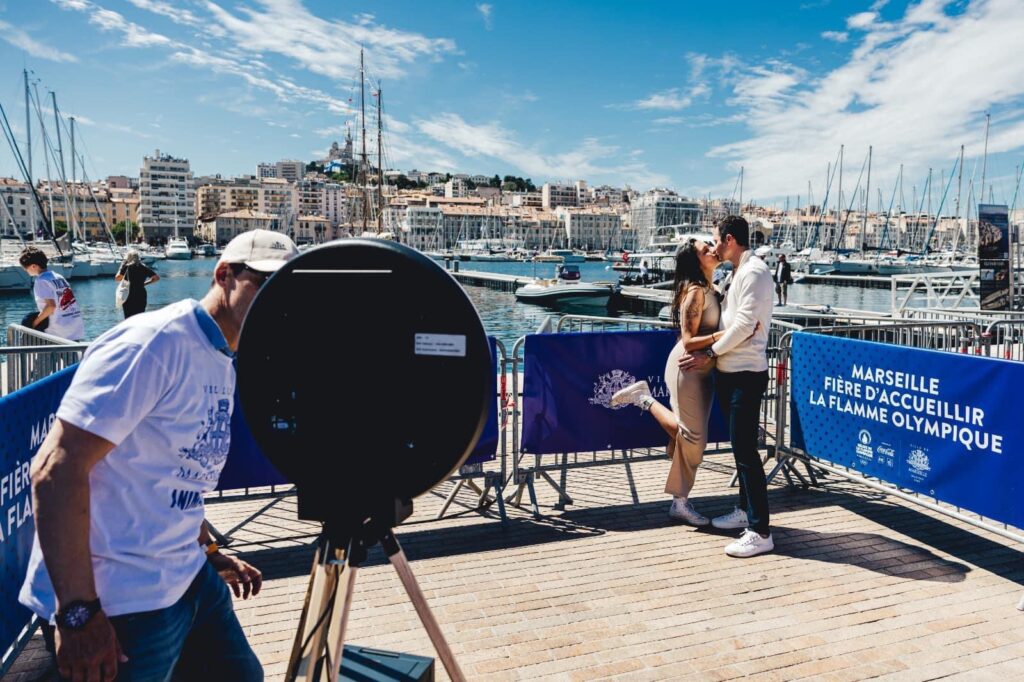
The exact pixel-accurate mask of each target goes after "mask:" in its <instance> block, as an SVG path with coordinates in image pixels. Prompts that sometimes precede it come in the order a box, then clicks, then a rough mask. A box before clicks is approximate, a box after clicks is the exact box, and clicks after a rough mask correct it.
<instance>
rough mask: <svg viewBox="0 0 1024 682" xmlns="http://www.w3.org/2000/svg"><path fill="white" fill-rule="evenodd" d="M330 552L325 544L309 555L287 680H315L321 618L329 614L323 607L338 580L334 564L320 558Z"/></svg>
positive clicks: (321, 640)
mask: <svg viewBox="0 0 1024 682" xmlns="http://www.w3.org/2000/svg"><path fill="white" fill-rule="evenodd" d="M330 553H331V550H330V549H329V548H327V549H324V548H318V549H317V551H316V556H315V557H314V559H313V570H312V571H311V573H310V576H309V588H308V589H307V590H306V601H305V603H304V604H303V607H302V616H301V617H300V618H299V628H298V630H296V632H295V642H294V643H293V644H292V655H291V658H290V660H289V663H288V672H287V674H286V675H285V679H287V680H300V681H302V682H315V681H316V677H315V675H316V662H317V660H318V659H319V658H320V653H321V652H322V651H323V648H324V637H325V635H326V634H327V633H326V630H327V629H326V627H324V626H323V623H322V622H321V618H323V619H324V620H325V621H326V620H327V618H329V617H330V614H326V615H325V610H326V609H327V608H328V604H330V599H331V595H332V594H333V593H334V590H335V587H336V586H337V580H338V573H337V567H336V566H335V565H333V564H330V563H327V562H326V561H324V557H325V556H327V555H329V554H330ZM318 626H319V627H318ZM307 640H308V643H307ZM303 644H305V645H306V646H303Z"/></svg>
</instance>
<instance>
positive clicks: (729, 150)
mask: <svg viewBox="0 0 1024 682" xmlns="http://www.w3.org/2000/svg"><path fill="white" fill-rule="evenodd" d="M946 6H947V3H946V2H944V1H943V0H922V1H921V2H919V3H917V4H915V5H912V6H910V7H909V8H908V9H907V11H906V13H905V15H904V16H903V18H902V19H899V20H897V21H893V22H889V23H887V22H881V21H877V22H874V23H872V24H871V25H870V28H869V29H868V30H867V31H866V33H865V35H864V37H863V40H862V42H861V43H860V44H859V45H858V46H857V48H856V49H855V50H854V52H853V54H852V55H851V57H850V59H849V60H848V61H847V62H846V63H845V64H843V65H841V66H839V67H837V68H835V69H833V70H831V71H829V72H827V73H824V74H822V75H821V76H818V77H816V78H814V79H808V77H807V74H806V73H805V72H803V70H802V69H800V68H799V67H796V66H792V65H787V64H783V63H779V62H771V63H768V64H763V65H759V66H755V67H750V68H745V69H743V70H742V71H741V74H740V76H739V77H738V78H737V80H736V81H735V82H734V93H735V94H736V96H737V102H738V104H739V105H740V107H739V108H740V111H741V113H742V114H744V115H745V116H746V119H747V122H748V125H749V126H750V128H751V131H752V134H751V135H750V137H748V138H747V139H743V140H740V141H737V142H734V143H731V144H726V145H721V146H718V147H715V148H714V149H712V150H711V152H710V155H712V156H716V157H722V158H726V159H728V160H729V161H730V166H731V167H733V168H736V169H738V168H739V166H741V165H742V166H744V167H745V169H746V175H745V177H746V181H747V183H748V186H749V187H751V188H752V196H761V197H776V196H783V195H785V194H787V193H790V194H791V193H793V192H799V191H801V189H802V188H803V187H806V183H807V180H808V179H809V178H811V177H814V178H818V177H820V174H821V173H822V172H823V171H824V167H825V162H826V161H827V160H828V159H831V158H833V157H834V155H835V152H836V150H837V149H838V148H839V145H840V144H845V145H846V149H847V151H848V154H847V158H849V159H852V158H859V157H860V156H861V155H863V154H864V153H865V152H866V150H867V147H868V146H869V145H873V146H874V152H875V155H874V175H873V176H872V184H875V183H876V182H878V186H885V184H886V183H888V184H890V186H891V183H892V181H893V180H894V178H895V175H896V172H897V170H898V166H899V164H901V163H903V164H904V165H905V175H906V177H923V176H924V175H925V174H926V173H927V169H928V168H929V167H934V168H936V169H939V168H944V167H945V168H949V167H950V166H951V164H952V160H953V158H954V157H955V156H956V154H957V152H958V150H959V146H960V144H966V145H967V151H968V154H972V153H973V154H980V152H981V144H982V136H983V131H984V112H985V111H986V110H993V109H995V110H1000V111H1005V112H1006V116H1007V117H1008V118H1007V119H1006V120H1005V121H1004V122H1003V123H1001V124H1000V125H999V129H998V130H997V131H996V132H995V133H994V134H993V136H992V137H991V139H990V140H989V153H990V154H993V153H999V152H1003V151H1009V150H1014V149H1019V148H1020V147H1021V146H1022V143H1024V112H1022V109H1024V60H1020V59H1014V58H1012V57H1011V56H1010V55H1015V54H1017V53H1018V52H1019V36H1021V35H1024V3H1021V2H1019V0H974V2H972V3H971V4H970V5H969V6H968V7H966V8H965V9H963V11H962V12H957V13H956V14H946V13H945V11H944V9H945V8H946ZM873 21H874V20H873ZM816 184H817V181H816ZM818 198H819V200H820V197H818Z"/></svg>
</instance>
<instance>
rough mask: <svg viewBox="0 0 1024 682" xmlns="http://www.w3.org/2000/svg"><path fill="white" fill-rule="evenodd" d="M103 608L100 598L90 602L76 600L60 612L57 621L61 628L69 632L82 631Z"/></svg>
mask: <svg viewBox="0 0 1024 682" xmlns="http://www.w3.org/2000/svg"><path fill="white" fill-rule="evenodd" d="M102 608H103V607H102V606H101V604H100V600H99V598H98V597H97V598H96V599H92V600H89V601H85V600H82V599H76V600H75V601H73V602H71V603H69V604H67V605H66V606H65V607H64V608H62V609H61V610H60V611H58V612H57V616H56V618H55V620H56V621H57V625H58V626H59V627H62V628H65V629H68V630H80V629H82V628H83V627H85V625H86V624H87V623H88V622H89V621H90V620H92V618H93V616H95V615H96V614H97V613H99V612H100V609H102Z"/></svg>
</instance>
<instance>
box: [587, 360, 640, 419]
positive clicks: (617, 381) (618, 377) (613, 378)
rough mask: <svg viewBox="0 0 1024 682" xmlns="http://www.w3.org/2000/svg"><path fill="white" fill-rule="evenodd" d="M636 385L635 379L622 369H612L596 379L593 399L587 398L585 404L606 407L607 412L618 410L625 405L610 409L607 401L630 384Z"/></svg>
mask: <svg viewBox="0 0 1024 682" xmlns="http://www.w3.org/2000/svg"><path fill="white" fill-rule="evenodd" d="M635 383H636V377H634V376H633V375H632V374H630V373H629V372H627V371H626V370H624V369H613V370H612V371H610V372H607V373H606V374H601V375H600V376H598V377H597V381H595V382H594V397H593V398H589V399H588V400H587V402H589V403H590V404H591V405H601V406H603V407H607V408H608V409H609V410H619V409H622V408H623V407H627V406H628V404H627V405H616V406H615V407H612V406H611V405H609V404H608V403H609V401H610V400H611V399H612V396H613V395H615V393H616V392H618V391H620V390H622V389H624V388H625V387H626V386H629V385H630V384H635Z"/></svg>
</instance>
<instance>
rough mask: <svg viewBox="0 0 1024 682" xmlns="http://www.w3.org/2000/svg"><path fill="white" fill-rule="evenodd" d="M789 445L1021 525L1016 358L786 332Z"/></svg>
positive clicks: (1022, 382)
mask: <svg viewBox="0 0 1024 682" xmlns="http://www.w3.org/2000/svg"><path fill="white" fill-rule="evenodd" d="M791 366H792V394H791V408H792V422H791V423H792V444H793V446H794V447H796V448H798V449H800V450H803V451H804V452H806V453H807V454H809V455H812V456H814V457H817V458H820V459H823V460H826V461H829V462H834V463H835V464H840V465H842V466H846V467H849V468H851V469H856V470H858V471H862V472H864V473H865V474H868V475H870V476H876V477H878V478H879V479H881V480H883V481H887V482H889V483H893V484H896V485H898V486H900V487H902V488H906V489H909V490H913V491H915V492H919V493H923V494H925V495H928V496H930V497H936V498H938V499H939V500H942V501H943V502H947V503H949V504H952V505H956V506H958V507H963V508H965V509H969V510H971V511H973V512H975V513H978V514H981V515H983V516H986V517H988V518H990V519H995V520H997V521H1001V522H1003V523H1009V524H1012V525H1014V526H1017V527H1018V528H1022V527H1024V505H1022V504H1021V503H1020V499H1021V492H1022V482H1024V451H1022V449H1021V448H1022V446H1024V437H1022V435H1024V433H1022V432H1024V429H1022V428H1021V419H1020V404H1019V402H1018V401H1017V400H1015V399H1014V396H1016V394H1017V389H1018V388H1019V387H1020V386H1024V363H1019V362H1009V361H1005V360H997V359H994V358H984V357H978V356H972V355H958V354H956V353H948V352H941V351H931V350H922V349H919V348H904V347H902V346H891V345H887V344H880V343H871V342H867V341H856V340H852V339H844V338H835V337H831V336H824V335H818V334H810V333H797V334H794V336H793V354H792V363H791Z"/></svg>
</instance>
